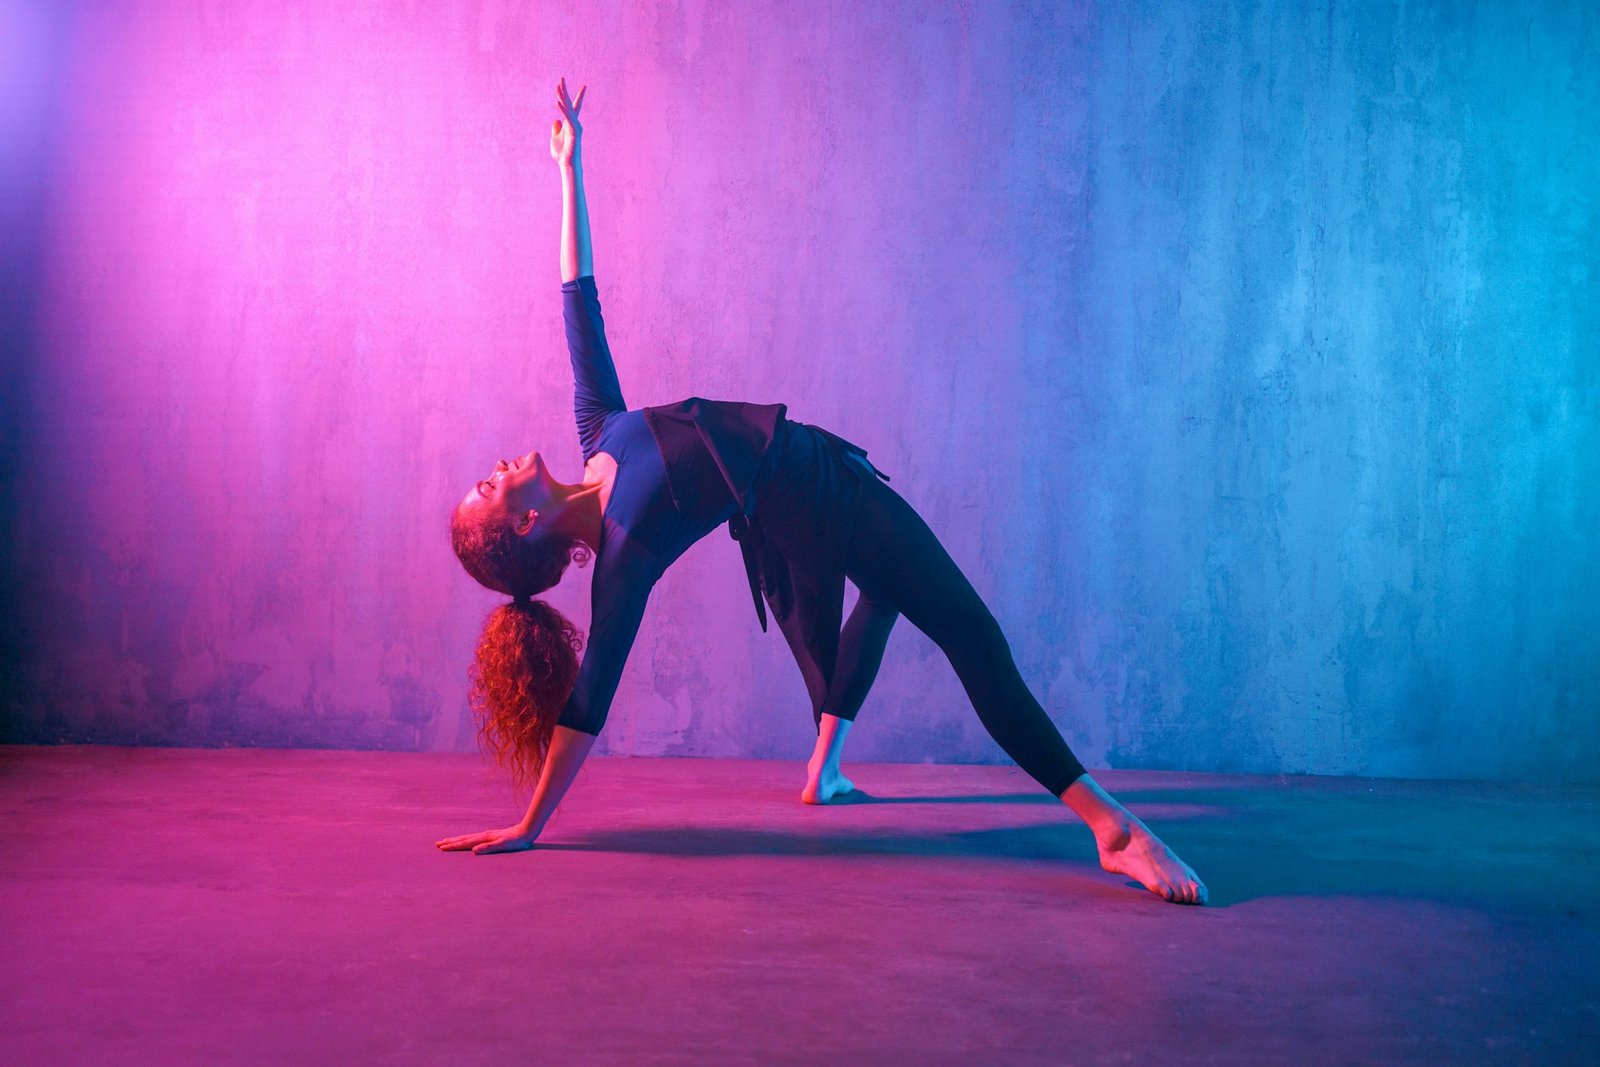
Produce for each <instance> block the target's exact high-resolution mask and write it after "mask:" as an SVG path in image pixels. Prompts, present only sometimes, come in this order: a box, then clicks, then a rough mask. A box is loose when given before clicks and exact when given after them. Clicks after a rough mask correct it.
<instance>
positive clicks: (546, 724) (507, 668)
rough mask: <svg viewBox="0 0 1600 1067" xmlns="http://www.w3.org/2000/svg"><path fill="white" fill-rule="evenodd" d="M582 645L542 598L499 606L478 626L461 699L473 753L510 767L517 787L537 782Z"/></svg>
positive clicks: (575, 674)
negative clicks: (467, 711) (478, 750)
mask: <svg viewBox="0 0 1600 1067" xmlns="http://www.w3.org/2000/svg"><path fill="white" fill-rule="evenodd" d="M582 647H583V638H582V636H581V635H580V634H579V633H578V628H577V627H576V626H574V625H573V624H572V622H571V620H569V619H568V618H567V617H566V616H565V615H562V614H561V612H559V611H557V610H556V609H555V608H553V607H551V606H550V605H549V604H546V603H545V602H544V601H542V600H514V601H512V602H511V603H509V604H501V605H500V606H499V607H497V608H495V609H494V610H493V611H491V612H490V613H489V618H488V620H487V621H486V622H485V623H484V626H483V635H482V636H481V637H479V638H478V652H477V655H476V657H475V658H474V659H473V661H472V666H471V667H470V668H469V669H468V671H467V677H468V679H469V680H470V682H471V686H470V688H469V689H468V691H467V696H468V699H469V700H470V701H471V703H472V710H473V711H474V712H476V713H477V716H478V743H479V745H480V747H482V748H483V750H484V751H485V752H488V753H489V754H490V755H492V756H493V757H494V762H495V765H496V766H500V767H504V766H506V765H507V764H509V765H510V768H511V780H512V784H513V787H514V788H516V789H519V790H520V789H522V788H523V787H527V788H528V789H530V790H531V789H532V788H533V786H535V785H536V784H538V781H539V772H540V771H541V770H543V768H544V760H545V756H546V755H547V754H548V753H549V751H550V735H551V734H552V733H554V732H555V728H556V718H557V717H558V716H559V715H560V714H561V709H562V708H563V707H564V706H565V705H566V702H567V697H568V695H569V694H571V692H572V683H573V682H574V681H576V680H577V677H578V650H579V649H580V648H582Z"/></svg>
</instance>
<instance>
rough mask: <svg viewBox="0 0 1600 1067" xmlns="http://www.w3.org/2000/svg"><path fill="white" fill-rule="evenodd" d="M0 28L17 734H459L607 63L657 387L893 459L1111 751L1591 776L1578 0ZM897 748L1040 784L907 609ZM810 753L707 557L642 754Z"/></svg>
mask: <svg viewBox="0 0 1600 1067" xmlns="http://www.w3.org/2000/svg"><path fill="white" fill-rule="evenodd" d="M0 10H3V11H4V15H3V16H0V18H3V20H4V21H3V23H0V28H3V29H4V30H5V31H6V32H5V34H3V35H0V37H3V38H4V39H5V40H6V41H7V42H8V43H6V44H4V45H0V49H3V52H0V59H3V61H4V62H3V64H0V65H3V66H4V67H5V68H6V69H7V70H8V71H9V73H8V74H6V75H4V77H5V79H6V80H5V88H6V98H5V99H6V112H5V118H6V125H5V127H4V131H5V132H4V150H5V157H4V158H5V166H6V171H5V174H6V178H7V184H8V192H7V206H6V208H5V212H6V214H5V216H4V222H5V236H6V245H5V247H6V258H7V260H8V262H7V264H6V266H5V268H4V280H5V282H6V283H7V294H8V295H7V296H6V303H5V320H4V325H5V329H6V334H7V341H6V353H5V354H6V365H5V380H4V393H3V401H4V409H3V410H4V412H5V415H6V418H5V426H4V430H3V432H4V440H3V445H4V453H5V456H4V459H5V476H6V477H5V517H6V520H7V523H8V527H9V528H8V542H7V552H8V556H9V560H8V564H7V572H6V579H5V580H6V586H5V613H4V619H3V620H0V622H3V625H4V628H5V629H4V634H5V638H6V647H5V659H4V662H3V664H0V666H3V669H4V672H5V677H4V686H3V688H4V696H3V698H0V699H3V701H4V703H3V705H0V714H3V719H0V725H3V735H4V737H3V739H6V740H32V741H52V740H92V741H105V742H118V743H157V744H182V745H242V744H259V745H307V746H352V747H363V748H368V747H380V748H400V749H424V750H452V749H467V748H470V747H472V744H473V723H472V721H471V718H470V714H469V712H468V710H467V708H466V705H465V700H464V695H463V691H464V671H465V667H466V663H467V660H468V657H469V655H470V651H471V648H472V644H473V641H474V639H475V636H476V632H477V627H478V624H479V621H480V620H481V617H482V615H483V613H484V612H485V611H486V610H487V609H488V608H489V607H490V606H491V605H492V604H493V603H494V602H495V598H494V597H493V596H492V595H490V594H488V593H487V592H486V591H483V590H481V589H479V588H478V587H476V586H475V585H474V584H473V583H472V582H471V581H470V580H469V579H467V578H466V577H465V575H464V574H463V573H462V572H461V571H460V569H459V567H458V566H457V564H456V563H455V561H454V559H453V557H452V556H451V554H450V552H449V549H448V546H447V542H446V535H445V521H446V512H447V510H448V508H449V506H450V505H451V504H452V503H453V502H454V501H455V500H456V499H457V498H458V497H459V496H460V494H461V493H462V492H463V491H464V489H465V488H466V486H467V485H468V484H470V482H471V481H472V479H474V478H475V477H478V476H480V475H481V474H482V473H483V472H484V471H485V470H486V469H487V468H488V466H489V464H491V463H492V462H493V461H494V460H495V459H496V458H498V457H499V456H502V455H507V454H511V453H521V452H523V451H526V450H527V449H528V448H530V447H538V448H540V449H541V450H543V451H544V452H545V453H546V455H547V457H548V458H549V460H550V462H551V463H552V465H553V467H554V469H555V471H556V473H557V475H558V476H561V477H567V478H573V477H576V475H577V473H578V471H579V469H580V457H579V453H578V449H577V445H576V442H575V440H574V436H575V435H574V431H573V427H572V416H571V389H570V380H569V376H568V371H567V367H566V357H565V353H564V350H563V346H562V342H561V336H560V332H559V301H558V287H557V276H556V262H555V260H556V236H557V224H558V208H559V205H558V183H557V180H556V175H555V173H554V171H553V168H552V166H551V164H550V161H549V157H548V154H547V148H546V138H547V127H548V121H549V118H550V116H551V113H552V112H551V108H550V106H549V104H548V100H549V98H550V95H551V88H550V87H551V85H552V83H553V82H554V81H555V79H556V78H557V76H559V75H561V74H566V75H567V76H568V77H569V79H571V80H572V81H573V82H574V83H576V82H580V81H581V82H587V83H588V84H589V86H590V97H589V103H588V105H587V107H586V109H585V118H586V119H587V131H588V134H587V142H586V149H585V150H586V153H587V157H588V162H587V178H588V184H589V190H590V199H591V205H592V208H593V213H594V228H595V242H596V249H597V252H596V268H597V275H598V278H599V282H600V285H601V290H602V296H603V298H604V299H605V302H606V310H607V319H608V325H609V328H610V333H611V338H612V342H613V346H614V348H615V351H616V353H617V355H618V362H619V366H620V371H621V375H622V380H623V386H624V390H625V393H626V395H627V397H628V399H629V402H630V403H631V404H633V405H635V406H638V405H645V404H652V403H662V402H667V401H672V400H676V399H678V398H680V397H682V396H684V395H689V394H699V395H705V396H712V397H729V398H738V399H748V400H754V401H762V402H766V401H777V400H782V401H786V402H788V403H789V404H790V407H791V413H792V414H793V415H794V416H795V417H797V418H802V419H804V420H806V421H810V422H816V423H820V424H823V425H826V426H829V427H830V428H833V429H835V430H837V431H838V432H840V433H842V434H844V435H845V436H847V437H850V438H852V439H854V440H857V441H859V442H860V443H862V444H863V445H865V446H866V447H868V448H869V449H870V450H871V452H872V455H873V458H874V460H875V461H876V462H877V464H878V465H879V466H880V467H881V468H882V469H884V470H886V471H888V472H890V473H891V474H892V475H893V476H894V483H893V484H894V485H895V486H896V487H897V488H898V489H899V490H900V491H901V492H902V493H904V494H905V495H906V496H907V498H908V499H910V500H911V501H912V502H913V503H914V504H915V505H916V506H917V507H918V508H919V509H920V510H921V511H922V512H923V514H924V515H925V517H926V518H927V519H928V521H929V522H930V524H931V525H932V526H933V527H934V529H935V530H936V531H938V532H939V533H940V535H941V536H942V537H943V538H944V540H945V543H946V544H947V546H948V547H949V549H950V551H951V553H952V554H953V555H954V556H955V558H956V559H957V560H958V562H960V563H961V564H962V566H963V567H964V568H965V569H966V570H967V572H968V574H969V576H970V577H971V578H972V579H973V581H974V584H976V585H977V586H978V588H979V590H980V591H981V592H982V593H983V594H984V595H985V596H986V598H987V599H988V600H989V601H990V603H991V606H992V607H993V608H994V610H995V613H996V615H997V617H998V618H999V619H1000V620H1001V623H1002V625H1003V626H1004V627H1005V628H1006V630H1007V632H1008V634H1009V635H1010V637H1011V639H1012V641H1013V644H1014V647H1015V651H1016V654H1017V658H1018V662H1019V664H1020V665H1021V667H1022V670H1023V673H1024V675H1025V677H1027V678H1028V680H1029V681H1030V683H1031V684H1032V685H1033V686H1034V687H1035V691H1036V692H1037V693H1038V695H1039V696H1040V698H1041V699H1042V700H1043V701H1044V703H1045V705H1046V707H1047V708H1048V709H1049V710H1050V711H1051V713H1052V715H1053V716H1054V717H1055V719H1056V721H1057V722H1058V723H1060V724H1061V726H1062V728H1063V732H1064V733H1065V735H1066V736H1067V738H1068V740H1069V741H1070V742H1071V743H1072V744H1073V745H1074V747H1075V748H1076V749H1077V750H1078V752H1079V753H1080V755H1081V756H1082V757H1083V758H1084V760H1085V761H1086V762H1087V763H1089V764H1090V765H1091V766H1105V765H1108V764H1109V765H1116V766H1145V767H1181V768H1195V769H1204V770H1217V771H1291V772H1299V771H1305V772H1317V773H1369V774H1387V775H1403V776H1464V777H1467V776H1470V777H1490V778H1493V777H1512V778H1549V779H1574V780H1589V781H1594V780H1596V775H1597V774H1600V771H1597V770H1596V768H1597V766H1600V718H1597V717H1596V716H1595V714H1594V711H1595V709H1596V707H1597V706H1600V668H1597V666H1596V664H1597V663H1600V648H1597V640H1596V636H1595V635H1596V633H1597V632H1600V625H1597V624H1600V611H1597V608H1596V606H1595V604H1596V602H1595V598H1594V596H1593V590H1594V589H1595V588H1596V585H1597V579H1600V566H1597V563H1596V559H1597V553H1596V548H1597V547H1600V546H1597V544H1596V542H1597V539H1600V538H1597V533H1596V531H1597V530H1600V507H1597V504H1596V502H1595V493H1594V488H1595V485H1596V484H1597V482H1600V460H1597V459H1596V457H1597V456H1600V401H1597V396H1600V383H1597V374H1596V358H1595V353H1596V351H1597V347H1596V341H1597V333H1600V331H1597V329H1596V326H1597V321H1600V319H1597V314H1596V311H1595V310H1594V306H1593V299H1592V293H1593V285H1594V278H1595V273H1594V266H1595V252H1596V239H1595V237H1596V232H1595V229H1596V216H1595V209H1594V190H1595V189H1596V188H1600V182H1597V179H1600V173H1597V170H1600V168H1597V164H1596V162H1595V156H1594V154H1593V153H1592V151H1591V150H1590V149H1591V147H1592V146H1591V145H1590V143H1589V142H1590V140H1592V138H1591V137H1589V136H1588V135H1586V134H1584V133H1583V132H1582V131H1584V130H1586V129H1587V130H1589V131H1591V132H1592V129H1593V126H1592V116H1593V114H1594V113H1595V110H1596V104H1597V103H1600V91H1597V75H1596V69H1597V66H1600V65H1597V64H1596V63H1595V56H1596V53H1597V38H1596V32H1595V20H1594V19H1593V18H1592V13H1588V12H1587V11H1586V8H1585V6H1584V5H1562V4H1554V3H1550V4H1539V5H1532V6H1531V7H1528V8H1526V9H1524V8H1523V7H1522V6H1519V7H1518V13H1517V14H1516V16H1515V18H1513V17H1512V14H1511V13H1509V12H1506V11H1504V10H1503V9H1502V8H1501V7H1500V6H1499V5H1492V4H1491V5H1479V6H1476V7H1470V8H1469V9H1467V10H1466V11H1465V12H1463V13H1458V14H1452V15H1446V14H1442V13H1437V12H1434V13H1429V12H1419V11H1414V10H1410V9H1403V10H1402V9H1399V8H1393V7H1390V6H1387V5H1378V4H1374V5H1368V6H1364V7H1358V8H1357V9H1354V10H1352V9H1350V8H1347V7H1345V6H1340V7H1338V8H1337V9H1332V8H1329V7H1328V6H1327V5H1321V4H1318V5H1311V4H1306V5H1293V4H1291V5H1268V6H1266V7H1263V8H1258V7H1254V6H1250V5H1242V4H1241V5H1224V6H1221V7H1219V8H1217V9H1215V10H1211V9H1207V10H1205V11H1200V10H1198V9H1195V8H1194V7H1193V5H1189V4H1181V3H1176V2H1169V3H1151V4H1140V5H1133V6H1131V7H1128V8H1124V7H1123V6H1122V5H1106V6H1105V7H1103V8H1102V7H1097V6H1095V5H1067V4H1036V5H1030V4H983V3H978V4H952V5H930V4H922V3H905V4H815V5H813V4H757V3H752V4H731V5H710V4H696V3H683V4H677V3H650V4H642V5H641V4H628V5H621V4H617V5H610V4H606V5H589V4H553V3H539V4H503V3H488V2H484V3H461V4H441V5H433V4H412V5H394V4H378V3H350V4H338V5H326V4H321V3H279V2H271V3H268V2H253V3H239V4H191V3H184V4H178V3H144V4H122V5H114V4H84V5H71V6H67V7H61V6H57V5H48V6H44V5H19V4H15V3H11V4H8V5H7V6H6V7H4V8H3V9H0ZM1508 41H1509V42H1512V43H1511V44H1509V45H1508V44H1507V42H1508ZM587 577H588V572H587V571H577V570H574V571H572V572H571V573H570V574H569V576H568V579H567V581H566V582H565V583H563V585H562V587H561V588H560V589H559V590H558V591H557V593H556V594H555V596H554V599H555V601H556V602H557V603H558V605H559V606H561V607H562V608H563V609H565V610H567V611H568V612H569V613H571V614H573V615H574V617H576V618H578V619H579V621H580V622H584V621H586V618H587V595H586V589H585V586H586V582H587ZM708 618H709V619H712V620H714V621H712V622H711V623H709V624H706V623H702V622H699V621H698V620H704V619H708ZM860 724H861V726H860V728H859V729H858V730H857V731H856V732H855V733H853V734H852V740H851V754H852V756H853V757H856V758H861V759H880V760H895V759H903V760H922V759H936V760H950V761H991V760H998V759H1001V758H1002V757H1001V755H1000V753H999V750H998V749H997V748H996V747H995V746H994V745H993V744H992V742H991V741H990V740H989V739H988V737H987V736H986V735H985V734H984V733H983V731H982V728H981V726H980V725H979V723H978V722H977V720H976V718H975V717H974V716H973V715H972V714H971V712H970V710H969V709H968V707H967V705H966V704H965V701H964V698H963V696H962V694H961V691H960V688H959V686H958V684H957V683H956V680H955V678H954V675H953V674H952V672H951V671H950V670H949V668H948V666H947V665H946V664H945V662H944V661H943V659H942V658H941V657H940V656H939V655H938V653H937V650H936V649H934V648H933V646H932V645H931V643H930V642H928V641H927V640H926V639H925V638H923V637H922V636H921V635H920V634H917V633H916V632H915V631H913V630H912V629H911V628H910V627H909V626H908V625H906V624H904V623H902V624H901V627H900V628H899V629H898V630H897V632H896V634H895V636H894V638H893V639H892V640H891V643H890V647H889V652H888V655H887V658H886V661H885V665H884V670H883V674H882V676H881V677H880V680H879V684H878V688H877V689H876V690H875V691H874V694H873V695H872V696H871V697H870V698H869V700H868V703H867V706H866V708H865V709H864V710H863V712H862V715H861V719H860ZM811 737H812V727H811V722H810V718H809V714H808V708H807V704H806V700H805V694H804V690H803V687H802V685H801V682H800V678H799V674H798V672H797V671H796V669H795V667H794V666H793V663H792V661H791V660H790V659H789V657H788V655H787V652H786V650H785V648H784V646H783V643H782V640H781V638H780V637H779V636H778V635H777V633H776V632H775V631H774V632H773V633H771V634H766V635H763V634H762V633H761V632H760V631H759V630H758V629H757V627H756V624H755V620H754V614H753V612H752V610H751V607H750V603H749V596H748V592H747V590H746V588H745V586H744V576H743V573H742V570H741V569H740V566H739V556H738V551H737V546H736V545H735V544H733V543H732V542H731V541H730V540H728V538H727V537H726V535H725V534H723V533H721V532H718V533H717V534H715V535H713V536H712V537H711V538H708V539H707V540H706V541H705V542H702V543H701V544H700V545H697V546H696V547H695V548H694V549H693V550H691V552H690V553H689V554H688V555H687V556H685V557H684V559H683V560H682V561H681V562H680V563H679V564H678V565H677V567H676V568H675V569H674V570H673V571H672V572H671V573H669V575H668V576H667V577H666V579H665V580H664V581H663V582H662V583H661V585H660V586H659V587H658V590H657V592H656V594H655V596H654V598H653V602H652V606H651V610H650V613H649V615H648V617H647V619H646V622H645V626H644V630H643V632H642V634H641V636H640V639H639V642H638V645H637V646H636V648H635V651H634V655H633V659H632V660H631V662H630V666H629V669H628V672H627V675H626V677H625V678H624V681H623V684H622V688H621V690H620V692H619V694H618V699H617V703H616V706H615V709H614V711H613V713H612V718H611V722H610V724H609V726H608V728H607V731H606V733H605V735H604V736H603V739H602V743H601V749H600V751H603V752H610V753H625V754H635V755H655V754H671V755H707V756H757V757H766V756H773V757H794V758H803V756H804V755H805V753H806V752H807V751H808V750H809V745H810V740H811Z"/></svg>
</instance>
